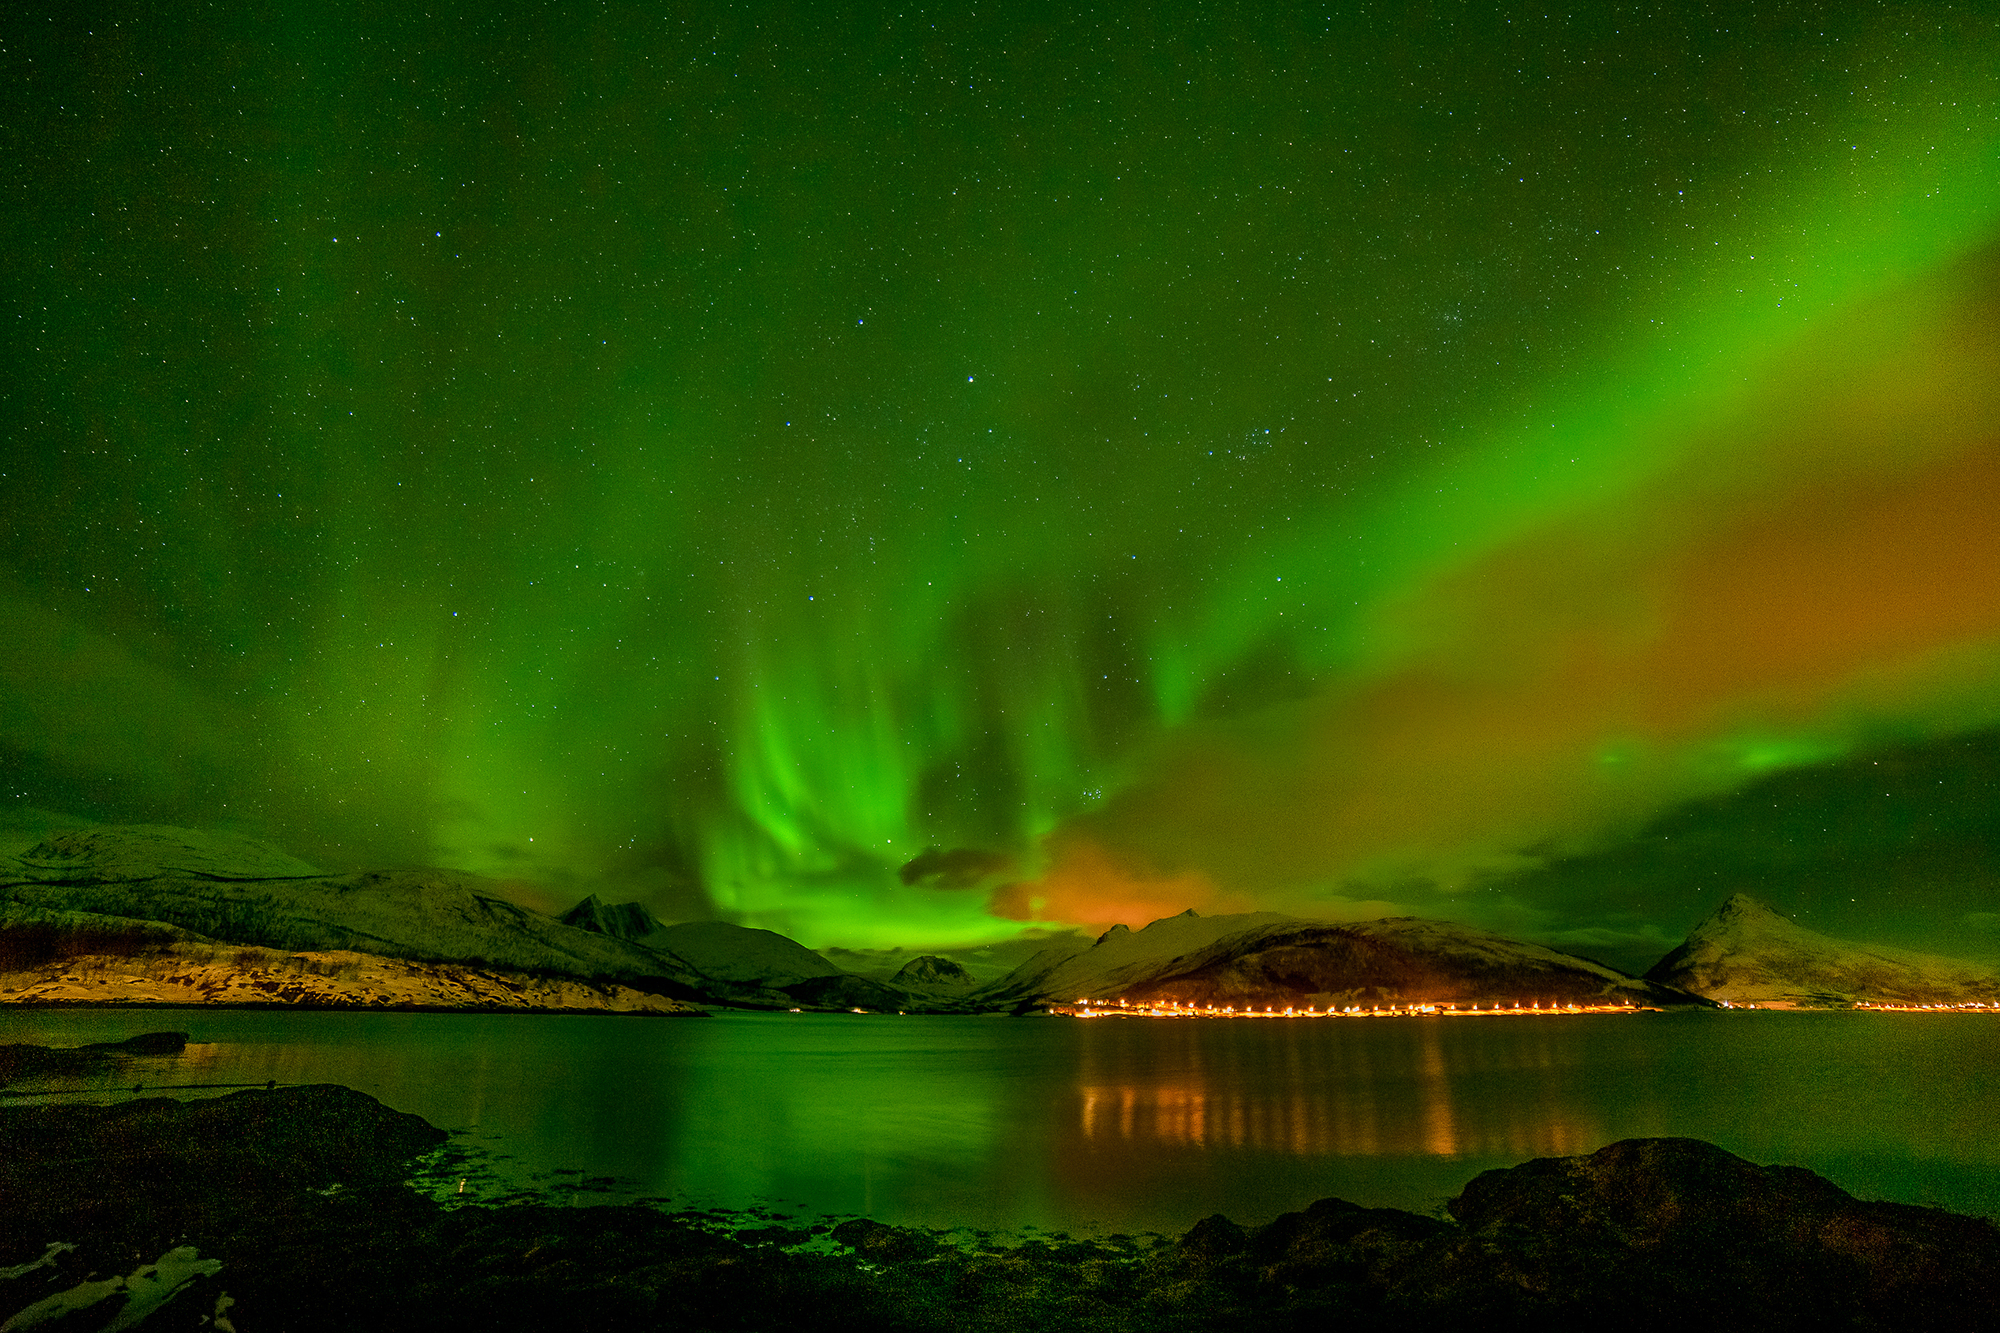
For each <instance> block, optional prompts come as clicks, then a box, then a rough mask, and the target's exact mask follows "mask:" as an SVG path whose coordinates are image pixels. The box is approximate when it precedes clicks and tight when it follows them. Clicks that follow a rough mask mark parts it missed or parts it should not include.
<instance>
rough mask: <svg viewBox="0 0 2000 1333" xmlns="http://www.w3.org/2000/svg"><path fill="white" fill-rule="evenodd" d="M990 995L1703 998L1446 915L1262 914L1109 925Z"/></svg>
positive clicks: (1369, 1000)
mask: <svg viewBox="0 0 2000 1333" xmlns="http://www.w3.org/2000/svg"><path fill="white" fill-rule="evenodd" d="M976 998H978V999H980V1000H982V1001H986V1002H988V1003H1008V1002H1012V1003H1024V1002H1031V1001H1041V1002H1062V1001H1067V1000H1077V999H1093V1000H1108V999H1128V1000H1135V1001H1145V1002H1152V1001H1159V1002H1167V1001H1178V1002H1180V1003H1183V1004H1197V1005H1210V1004H1216V1005H1235V1006H1237V1007H1239V1008H1240V1007H1244V1006H1251V1005H1257V1006H1262V1005H1272V1006H1289V1005H1300V1006H1313V1007H1320V1008H1324V1007H1327V1006H1329V1005H1349V1004H1368V1005H1375V1004H1382V1005H1388V1004H1397V1005H1407V1004H1432V1003H1435V1004H1464V1005H1470V1004H1499V1003H1507V1004H1512V1003H1521V1004H1527V1003H1531V1002H1539V1003H1542V1004H1572V1003H1574V1004H1584V1003H1591V1004H1604V1003H1610V1004H1618V1003H1627V1002H1629V1003H1632V1004H1637V1005H1673V1004H1690V1003H1699V1001H1697V1000H1695V999H1694V997H1692V996H1689V995H1686V994H1683V993H1681V992H1679V991H1676V990H1673V989H1671V988H1669V987H1666V986H1663V985H1658V984H1655V983H1652V982H1648V981H1642V980H1640V979H1638V978H1635V977H1630V976H1627V975H1626V974H1624V973H1623V972H1620V971H1618V970H1616V969H1615V968H1609V967H1605V966H1604V965H1602V964H1600V963H1594V962H1591V961H1590V960H1589V959H1586V958H1578V957H1576V956H1574V955H1572V954H1565V953H1559V952H1557V951H1556V950H1554V949H1549V948H1545V947H1543V946H1541V945H1538V944H1524V943H1522V942H1520V941H1517V940H1510V939H1507V938H1505V937H1504V936H1500V935H1495V934H1493V933H1492V932H1490V931H1484V930H1478V929H1476V928H1474V927H1471V926H1461V925H1457V924H1455V923H1453V922H1449V921H1425V920H1418V919H1416V918H1412V917H1398V918H1391V919H1388V920H1383V921H1358V922H1346V923H1341V924H1328V923H1322V922H1313V921H1304V920H1300V919H1299V918H1296V917H1286V916H1281V915H1278V914H1276V913H1271V912H1259V913H1251V914H1245V915H1242V916H1224V917H1196V916H1193V915H1192V914H1184V915H1182V916H1179V917H1171V918H1168V919H1167V920H1165V921H1155V922H1153V923H1152V924H1151V925H1149V926H1147V927H1146V928H1145V929H1144V930H1139V931H1131V930H1126V929H1125V928H1123V927H1113V928H1112V929H1111V930H1110V931H1107V932H1106V933H1105V934H1104V936H1103V937H1102V938H1100V939H1099V940H1098V942H1097V943H1096V944H1095V945H1093V946H1091V947H1090V948H1088V949H1085V950H1082V951H1080V952H1072V953H1069V954H1067V955H1066V956H1057V955H1056V954H1055V951H1051V953H1050V954H1048V955H1044V956H1042V957H1040V958H1037V959H1034V960H1031V961H1030V962H1029V963H1027V964H1024V965H1023V966H1022V967H1021V968H1018V969H1016V970H1015V972H1014V973H1012V974H1010V975H1009V976H1008V977H1006V978H1004V979H1003V980H1002V981H1001V982H1000V983H998V984H996V985H995V986H992V987H988V988H986V989H985V990H982V991H980V992H978V994H977V996H976Z"/></svg>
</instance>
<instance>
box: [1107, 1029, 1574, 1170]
mask: <svg viewBox="0 0 2000 1333" xmlns="http://www.w3.org/2000/svg"><path fill="white" fill-rule="evenodd" d="M1465 1026H1466V1025H1464V1024H1458V1025H1448V1024H1447V1023H1446V1022H1445V1020H1442V1019H1418V1020H1410V1021H1407V1022H1405V1023H1401V1024H1397V1025H1395V1027H1394V1030H1393V1031H1389V1030H1386V1029H1387V1028H1388V1025H1380V1024H1378V1025H1374V1026H1372V1027H1371V1028H1370V1029H1369V1030H1368V1031H1366V1032H1361V1031H1357V1030H1355V1028H1354V1027H1353V1026H1352V1025H1350V1026H1348V1027H1347V1028H1345V1029H1343V1028H1341V1027H1340V1026H1339V1025H1332V1024H1275V1023H1274V1024H1266V1025H1259V1026H1258V1029H1257V1030H1256V1031H1255V1032H1254V1033H1253V1032H1251V1031H1249V1030H1248V1025H1235V1026H1233V1027H1223V1026H1221V1025H1215V1024H1200V1023H1185V1024H1177V1025H1174V1029H1173V1031H1172V1033H1171V1034H1165V1033H1157V1032H1147V1033H1144V1034H1137V1033H1133V1032H1131V1025H1113V1024H1092V1025H1090V1026H1089V1028H1088V1031H1087V1034H1086V1035H1085V1036H1084V1037H1083V1038H1082V1042H1081V1045H1082V1052H1081V1054H1082V1059H1081V1061H1080V1062H1079V1063H1080V1069H1079V1074H1080V1078H1079V1084H1078V1087H1077V1116H1078V1126H1079V1128H1080V1130H1081V1132H1082V1134H1083V1136H1084V1138H1086V1139H1092V1140H1110V1139H1116V1140H1122V1141H1125V1142H1128V1143H1133V1144H1147V1143H1151V1144H1157V1145H1160V1146H1163V1147H1192V1148H1210V1147H1214V1148H1224V1147H1226V1148H1237V1149H1257V1150H1261V1151H1267V1152H1268V1151H1278V1152H1286V1153H1294V1154H1298V1155H1301V1156H1370V1157H1372V1156H1382V1155H1391V1156H1416V1155H1425V1154H1428V1155H1432V1156H1441V1157H1462V1156H1478V1157H1486V1156H1499V1155H1509V1156H1514V1157H1535V1156H1552V1155H1558V1154H1564V1153H1573V1152H1583V1151H1588V1150H1589V1149H1590V1148H1593V1147H1596V1146H1599V1145H1601V1144H1602V1143H1603V1142H1605V1141H1606V1135H1605V1130H1604V1127H1603V1125H1602V1124H1601V1123H1600V1121H1599V1120H1598V1119H1597V1118H1596V1117H1594V1116H1592V1115H1590V1114H1588V1113H1587V1111H1586V1110H1585V1109H1584V1108H1583V1107H1581V1106H1579V1105H1578V1103H1577V1099H1576V1098H1575V1097H1574V1096H1573V1095H1572V1093H1573V1090H1572V1089H1571V1088H1570V1086H1569V1082H1570V1080H1568V1079H1566V1078H1565V1077H1564V1072H1565V1071H1564V1068H1563V1066H1564V1065H1565V1063H1567V1061H1566V1059H1565V1057H1564V1056H1563V1054H1562V1051H1563V1049H1564V1048H1563V1047H1559V1046H1558V1045H1556V1044H1555V1042H1554V1041H1553V1040H1552V1038H1551V1036H1550V1034H1548V1033H1546V1032H1544V1033H1534V1032H1526V1031H1518V1030H1517V1031H1514V1032H1504V1033H1503V1032H1496V1031H1494V1030H1493V1029H1492V1028H1485V1029H1483V1030H1481V1031H1480V1032H1478V1033H1477V1034H1476V1035H1474V1034H1467V1033H1466V1031H1465ZM1121 1028H1123V1030H1121ZM1163 1048H1165V1053H1166V1054H1167V1058H1165V1059H1162V1058H1161V1057H1162V1054H1163ZM1568 1049H1572V1050H1573V1049H1574V1043H1569V1044H1568ZM1467 1082H1471V1083H1473V1084H1476V1085H1479V1087H1480V1095H1477V1096H1475V1097H1473V1098H1471V1099H1467V1098H1465V1097H1464V1096H1463V1095H1462V1094H1461V1093H1460V1092H1459V1090H1458V1087H1457V1085H1460V1084H1464V1083H1467ZM1496 1083H1498V1084H1502V1085H1504V1086H1505V1090H1506V1091H1505V1095H1504V1096H1499V1097H1494V1096H1492V1095H1490V1090H1491V1088H1492V1086H1493V1085H1494V1084H1496Z"/></svg>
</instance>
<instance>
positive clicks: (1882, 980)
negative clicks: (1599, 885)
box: [1646, 893, 2000, 1008]
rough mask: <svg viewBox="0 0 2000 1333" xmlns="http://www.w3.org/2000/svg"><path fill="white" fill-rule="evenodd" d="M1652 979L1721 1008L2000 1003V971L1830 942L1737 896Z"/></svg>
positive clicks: (1703, 924)
mask: <svg viewBox="0 0 2000 1333" xmlns="http://www.w3.org/2000/svg"><path fill="white" fill-rule="evenodd" d="M1646 976H1647V979H1648V980H1651V981H1657V982H1659V983H1661V984H1663V985H1669V986H1678V987H1679V988H1681V989H1682V990H1686V991H1691V992H1693V993H1694V994H1696V995H1701V996H1704V997H1706V998H1708V999H1711V1000H1715V1001H1718V1002H1720V1003H1726V1004H1755V1005H1758V1006H1760V1007H1766V1008H1830V1007H1841V1006H1845V1005H1851V1004H1857V1003H1873V1004H1968V1003H1970V1004H1992V1003H2000V973H1996V972H1995V971H1994V970H1993V969H1991V968H1988V967H1982V966H1980V965H1979V964H1977V963H1970V962H1965V961H1963V960H1960V959H1955V958H1941V957H1938V956H1937V955H1935V954H1923V953H1914V952H1911V951H1909V950H1905V949H1894V948H1890V947H1888V946H1886V945H1878V944H1857V943H1854V942H1852V941H1848V940H1838V939H1834V938H1832V937H1831V936H1827V935H1822V934H1820V933H1819V932H1817V931H1814V930H1808V929H1806V928H1805V927H1804V926H1801V925H1799V924H1798V923H1797V922H1796V921H1793V920H1792V919H1791V918H1789V917H1786V916H1781V915H1779V914H1778V913H1776V912H1773V911H1772V910H1771V909H1770V908H1768V907H1766V906H1764V905H1763V904H1762V903H1760V902H1758V901H1756V900H1755V899H1753V898H1750V897H1747V896H1745V895H1743V894H1740V893H1738V894H1734V895H1732V896H1731V897H1730V898H1729V900H1728V901H1727V902H1725V903H1723V904H1722V906H1720V907H1718V908H1716V909H1715V911H1714V912H1712V913H1710V914H1709V915H1708V917H1707V918H1705V919H1704V920H1703V921H1702V922H1701V923H1700V924H1699V925H1697V926H1696V927H1695V928H1694V929H1693V930H1692V931H1690V932H1689V934H1688V937H1687V939H1686V941H1684V942H1683V943H1682V944H1681V945H1680V947H1679V948H1677V949H1675V950H1674V951H1673V952H1671V953H1669V954H1668V955H1667V956H1666V957H1664V958H1662V959H1661V960H1660V961H1659V962H1657V963H1655V964H1654V965H1653V967H1652V968H1651V969H1650V970H1649V971H1648V972H1647V973H1646Z"/></svg>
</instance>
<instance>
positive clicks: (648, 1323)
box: [0, 1034, 2000, 1333]
mask: <svg viewBox="0 0 2000 1333" xmlns="http://www.w3.org/2000/svg"><path fill="white" fill-rule="evenodd" d="M164 1035H176V1034H153V1036H154V1038H157V1037H159V1036H164ZM140 1040H141V1041H144V1040H147V1039H140ZM0 1137H4V1139H5V1141H6V1142H8V1143H9V1145H10V1149H11V1151H10V1153H9V1154H7V1155H6V1156H5V1157H4V1158H0V1195H4V1196H5V1197H6V1198H8V1200H9V1204H10V1206H9V1209H8V1211H7V1213H6V1215H5V1216H0V1318H4V1317H7V1316H11V1317H12V1321H14V1322H18V1323H19V1325H20V1326H22V1327H28V1326H32V1325H33V1324H35V1323H38V1322H40V1321H41V1319H42V1318H52V1317H55V1316H57V1315H60V1314H63V1313H64V1312H73V1313H71V1314H70V1316H69V1317H68V1318H66V1319H65V1322H64V1323H63V1327H102V1326H104V1324H105V1322H106V1321H107V1320H112V1321H118V1320H120V1319H126V1321H127V1322H134V1321H132V1320H130V1319H129V1318H127V1316H130V1315H132V1314H136V1313H141V1311H139V1310H137V1309H135V1307H137V1306H139V1305H140V1304H141V1303H142V1302H145V1301H151V1303H152V1306H151V1308H150V1311H149V1312H147V1316H146V1327H147V1328H148V1329H151V1330H155V1331H156V1333H164V1331H175V1333H177V1331H178V1330H183V1329H186V1330H195V1329H217V1328H220V1329H228V1328H233V1327H236V1326H237V1321H239V1320H240V1321H241V1327H243V1328H245V1329H255V1328H287V1329H292V1330H317V1329H327V1330H333V1329H349V1328H356V1327H369V1328H378V1329H406V1328H407V1329H432V1328H439V1327H478V1328H484V1329H495V1330H512V1329H522V1330H526V1329H542V1328H548V1327H588V1328H606V1329H624V1328H647V1327H683V1326H691V1327H723V1326H727V1327H752V1328H758V1329H761V1330H765V1331H766V1333H792V1331H793V1330H796V1331H797V1333H807V1331H808V1330H811V1331H812V1333H826V1331H827V1330H853V1331H854V1333H862V1331H863V1330H878V1329H885V1328H887V1329H897V1330H902V1331H903V1333H931V1331H933V1330H935V1331H936V1333H945V1330H952V1331H953V1333H957V1331H958V1330H975V1331H976V1333H1012V1331H1013V1330H1035V1333H1183V1331H1184V1333H1196V1331H1197V1330H1200V1331H1202V1333H1215V1331H1217V1330H1233V1329H1243V1330H1251V1329H1258V1330H1264V1329H1271V1328H1298V1327H1325V1326H1338V1327H1343V1328H1351V1329H1356V1330H1384V1331H1385V1333H1386V1331H1387V1330H1398V1331H1399V1333H1400V1331H1401V1330H1414V1329H1419V1328H1423V1329H1431V1328H1444V1329H1455V1328H1466V1329H1471V1328H1481V1329H1492V1328H1500V1329H1515V1328H1518V1329H1524V1330H1525V1329H1530V1328H1533V1329H1571V1328H1574V1329H1585V1328H1592V1329H1595V1328H1601V1327H1604V1326H1607V1323H1608V1322H1615V1323H1616V1324H1617V1325H1619V1326H1623V1327H1628V1328H1641V1329H1653V1328H1658V1329H1662V1330H1666V1329H1680V1328H1685V1327H1722V1326H1741V1327H1752V1328H1766V1329H1780V1328H1783V1329H1792V1328H1797V1329H1806V1328H1812V1327H1827V1326H1862V1327H1871V1328H1876V1329H1905V1328H1908V1329H1913V1330H1914V1329H1919V1328H1922V1329H1928V1328H1933V1327H1951V1326H1975V1327H1976V1326H1981V1320H1982V1316H1983V1315H1985V1314H1987V1313H1990V1311H1991V1310H1992V1309H1994V1308H2000V1229H1996V1227H1995V1226H1994V1225H1993V1223H1992V1222H1991V1221H1988V1220H1986V1219H1982V1218H1975V1217H1968V1216H1964V1215H1960V1214H1955V1213H1948V1212H1945V1211H1943V1210H1941V1209H1932V1208H1924V1207H1917V1206H1912V1205H1906V1204H1894V1203H1879V1202H1868V1201H1863V1200H1857V1199H1855V1198H1853V1197H1852V1196H1851V1195H1849V1194H1847V1193H1846V1192H1845V1191H1844V1190H1841V1189H1839V1188H1838V1187H1836V1186H1834V1185H1832V1184H1830V1183H1829V1182H1827V1181H1825V1180H1824V1179H1823V1178H1821V1177H1819V1176H1817V1175H1815V1174H1814V1173H1812V1172H1810V1171H1807V1170H1804V1169H1803V1168H1798V1167H1784V1166H1770V1167H1766V1166H1758V1165H1755V1164H1753V1163H1751V1162H1749V1161H1746V1160H1745V1159H1743V1158H1740V1157H1736V1156H1734V1155H1732V1154H1730V1153H1727V1152H1725V1151H1723V1150H1722V1149H1720V1148H1717V1147H1714V1146H1713V1145H1711V1144H1707V1143H1704V1142H1701V1141H1699V1140H1694V1139H1627V1140H1622V1141H1620V1142H1617V1143H1613V1144H1611V1145H1609V1146H1607V1147H1604V1148H1601V1149H1599V1150H1598V1151H1596V1152H1594V1153H1591V1154H1589V1155H1588V1156H1578V1157H1555V1158H1537V1159H1533V1160H1530V1161H1526V1162H1522V1163H1520V1164H1518V1165H1515V1166H1510V1167H1503V1168H1500V1169H1496V1170H1491V1171H1486V1172H1483V1173H1481V1174H1479V1175H1477V1176H1475V1177H1474V1178H1472V1179H1471V1180H1470V1181H1468V1182H1466V1183H1465V1185H1464V1186H1463V1188H1462V1189H1461V1190H1460V1192H1459V1193H1458V1194H1457V1195H1456V1196H1455V1197H1453V1198H1452V1199H1451V1200H1450V1202H1449V1203H1448V1204H1447V1205H1446V1210H1445V1211H1446V1214H1447V1215H1446V1216H1444V1217H1437V1216H1429V1217H1427V1216H1423V1215H1420V1214H1417V1213H1412V1212H1406V1211H1403V1210H1399V1209H1394V1208H1370V1207H1363V1206H1360V1205H1356V1204H1352V1203H1348V1202H1345V1201H1342V1200H1339V1199H1330V1198H1329V1199H1321V1200H1319V1201H1317V1202H1315V1203H1313V1204H1311V1205H1310V1206H1308V1207H1306V1208H1304V1209H1302V1210H1299V1211H1296V1212H1289V1213H1285V1214H1282V1215H1280V1216H1279V1217H1277V1218H1276V1219H1274V1220H1273V1221H1271V1222H1269V1223H1267V1224H1264V1225H1261V1226H1247V1227H1246V1226H1240V1225H1238V1224H1237V1223H1235V1222H1233V1221H1232V1220H1230V1219H1229V1218H1227V1217H1224V1216H1222V1215H1220V1214H1216V1215H1212V1216H1210V1217H1207V1218H1205V1219H1202V1220H1200V1221H1196V1222H1194V1223H1193V1224H1192V1225H1191V1226H1189V1227H1188V1228H1187V1229H1186V1230H1185V1231H1184V1232H1182V1233H1181V1234H1179V1235H1177V1236H1152V1237H1133V1236H1121V1235H1113V1236H1108V1237H1101V1238H1097V1239H1076V1238H1072V1237H1070V1236H1068V1235H1066V1234H1063V1233H1043V1234H1040V1235H1035V1236H1012V1235H1010V1236H1009V1237H1008V1238H1007V1239H1008V1241H1009V1243H1006V1244H996V1243H994V1237H993V1236H992V1235H991V1234H974V1235H970V1236H963V1235H960V1236H954V1235H953V1234H952V1233H950V1232H947V1231H945V1230H942V1229H930V1228H922V1227H909V1226H892V1225H888V1224H884V1223H880V1222H876V1221H873V1220H870V1219H867V1218H860V1217H849V1218H847V1219H845V1220H835V1219H832V1218H818V1219H799V1218H789V1217H784V1216H781V1215H779V1214H774V1213H770V1212H768V1211H760V1210H757V1209H743V1210H734V1211H730V1210H721V1209H695V1208H681V1209H679V1210H672V1209H670V1208H669V1207H667V1206H665V1205H663V1204H660V1203H657V1202H656V1203H650V1204H649V1203H600V1204H591V1205H589V1206H584V1207H576V1206H568V1205H565V1204H563V1203H559V1202H553V1201H552V1198H553V1195H552V1194H551V1193H543V1194H540V1195H538V1196H536V1197H534V1198H530V1199H515V1200H502V1201H493V1202H475V1201H467V1202H465V1203H463V1204H458V1205H455V1206H454V1205H453V1204H452V1203H450V1202H448V1201H441V1200H439V1199H438V1198H436V1197H434V1196H430V1195H425V1194H423V1193H422V1192H420V1190H419V1188H418V1187H417V1185H416V1181H415V1179H413V1173H414V1175H415V1176H416V1177H417V1178H425V1179H429V1178H435V1177H437V1176H439V1175H441V1174H445V1173H448V1172H455V1171H456V1170H457V1169H458V1167H457V1164H456V1163H455V1162H454V1161H453V1159H452V1158H451V1157H450V1156H449V1152H450V1150H449V1149H448V1148H447V1147H446V1145H447V1143H448V1138H447V1136H446V1135H445V1134H444V1132H443V1131H441V1130H438V1129H436V1128H434V1127H433V1126H431V1125H429V1124H428V1123H426V1122H425V1121H424V1120H422V1119H420V1118H419V1117H417V1116H414V1115H409V1114H406V1113H403V1112H399V1111H396V1110H393V1109H391V1108H389V1107H387V1106H384V1105H383V1104H382V1103H380V1102H378V1101H376V1100H375V1099H374V1098H372V1097H369V1096H367V1095H365V1094H362V1093H359V1092H356V1091H353V1090H352V1089H349V1088H345V1087H342V1086H339V1085H334V1084H317V1085H307V1086H300V1087H289V1088H278V1089H273V1090H249V1091H239V1092H234V1093H231V1094H229V1095H226V1096H223V1097H217V1098H200V1099H187V1100H181V1099H170V1098H143V1099H137V1100H133V1101H128V1102H123V1103H120V1104H117V1105H112V1106H14V1107H0ZM441 1151H442V1152H444V1153H445V1154H446V1155H445V1157H444V1158H443V1159H442V1160H439V1158H438V1154H439V1153H440V1152H441ZM426 1162H428V1165H426V1164H425V1163H426ZM170 1296H171V1297H173V1298H174V1299H173V1300H171V1301H167V1299H166V1298H167V1297H170ZM85 1309H90V1310H92V1311H94V1312H95V1313H93V1314H89V1315H82V1314H81V1312H82V1311H83V1310H85ZM121 1326H122V1325H121Z"/></svg>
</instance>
